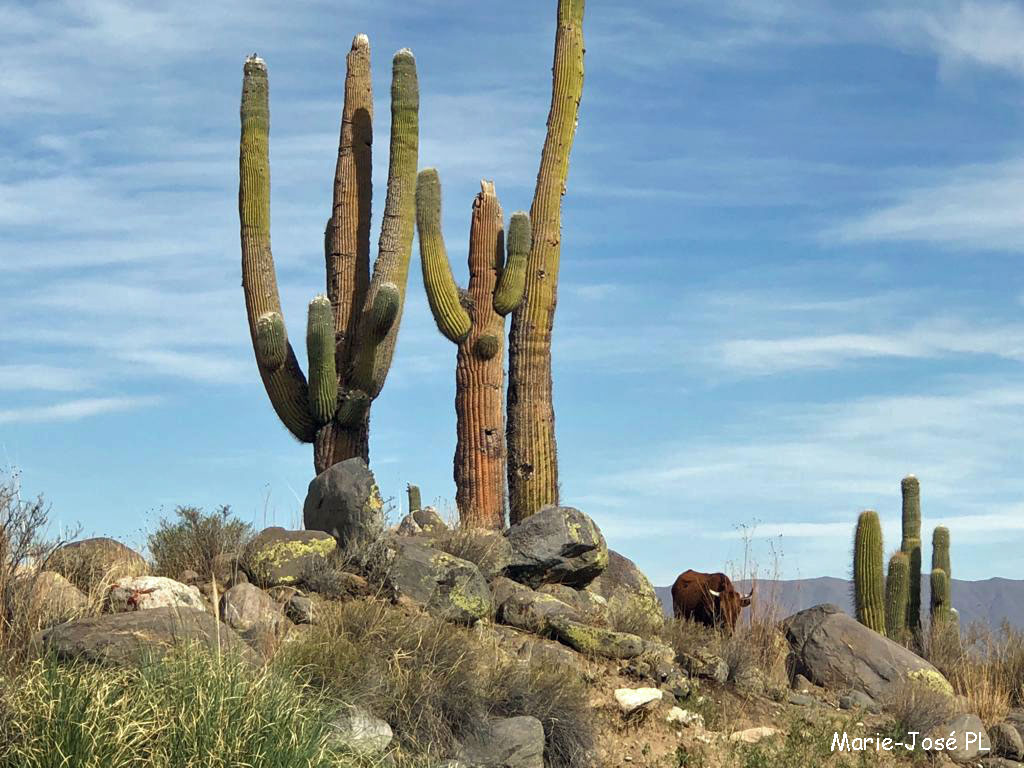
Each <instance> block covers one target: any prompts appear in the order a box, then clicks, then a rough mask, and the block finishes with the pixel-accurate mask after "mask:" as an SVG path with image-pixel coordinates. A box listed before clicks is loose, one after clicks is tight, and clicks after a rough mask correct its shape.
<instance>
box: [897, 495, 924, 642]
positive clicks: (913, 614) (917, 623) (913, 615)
mask: <svg viewBox="0 0 1024 768" xmlns="http://www.w3.org/2000/svg"><path fill="white" fill-rule="evenodd" d="M900 491H901V493H902V496H903V540H902V542H901V544H900V550H902V551H903V552H905V553H906V554H907V557H908V558H909V559H910V595H909V597H908V598H907V621H906V624H907V628H908V629H909V630H910V631H911V632H916V631H917V630H918V629H920V628H921V484H920V483H919V482H918V480H917V478H916V477H914V476H913V475H907V476H906V477H904V478H903V480H902V481H901V482H900Z"/></svg>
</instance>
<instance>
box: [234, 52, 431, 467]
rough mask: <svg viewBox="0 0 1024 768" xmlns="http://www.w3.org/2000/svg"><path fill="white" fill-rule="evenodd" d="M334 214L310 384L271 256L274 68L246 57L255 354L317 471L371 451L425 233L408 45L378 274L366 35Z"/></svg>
mask: <svg viewBox="0 0 1024 768" xmlns="http://www.w3.org/2000/svg"><path fill="white" fill-rule="evenodd" d="M346 67H347V71H346V77H345V105H344V108H343V110H342V119H341V132H340V136H339V140H338V160H337V165H336V167H335V175H334V198H333V201H332V207H331V217H330V219H329V220H328V222H327V227H326V229H325V232H324V254H325V257H326V265H327V295H326V296H325V297H320V298H317V299H316V300H314V302H313V304H311V305H310V316H309V324H308V326H307V333H306V341H307V351H308V353H309V361H310V373H309V378H310V380H309V383H308V384H307V381H306V377H305V375H304V374H303V372H302V370H301V369H300V368H299V364H298V361H297V360H296V358H295V354H294V351H293V350H292V348H291V346H290V345H289V343H288V334H287V331H286V329H285V322H284V318H283V316H282V314H281V301H280V297H279V295H278V289H277V278H276V275H275V271H274V261H273V258H272V257H271V252H270V164H269V126H270V110H269V98H268V85H267V67H266V64H265V63H264V62H263V60H262V59H260V58H258V57H255V56H253V57H250V58H249V59H247V60H246V62H245V69H244V75H243V82H242V106H241V126H242V130H241V140H240V150H239V195H238V210H239V219H240V221H241V242H242V287H243V291H244V294H245V304H246V312H247V315H248V320H249V330H250V334H251V336H252V343H253V349H254V351H255V354H256V360H257V363H258V364H259V370H260V375H261V377H262V378H263V382H264V386H265V387H266V390H267V394H268V395H269V397H270V401H271V403H272V404H273V406H274V409H275V410H276V411H277V413H278V416H279V417H280V418H281V421H282V422H283V423H284V424H285V426H286V427H287V428H288V429H289V430H290V431H291V432H292V434H294V435H295V436H296V437H297V438H299V439H300V440H303V441H305V442H312V443H313V445H314V449H313V450H314V452H313V455H314V465H315V467H316V470H317V472H322V471H323V470H324V469H326V468H327V467H329V466H331V465H332V464H335V463H337V462H340V461H344V460H345V459H348V458H352V457H353V456H359V457H361V458H363V459H364V460H365V459H367V458H368V453H369V439H368V429H369V408H370V402H371V401H372V400H373V398H375V397H376V396H377V395H378V394H379V392H380V390H381V387H382V386H383V385H384V380H385V378H386V377H387V372H388V369H389V367H390V365H391V359H392V356H393V354H394V348H395V341H396V338H397V334H398V328H399V323H400V320H401V316H402V306H403V304H404V301H405V288H406V284H407V282H408V275H409V259H410V256H411V251H412V238H413V232H414V228H415V221H414V217H415V216H414V215H415V210H414V208H415V184H416V167H417V164H418V162H419V157H418V154H419V85H418V80H417V74H416V61H415V59H414V58H413V55H412V53H411V52H409V51H408V50H405V49H403V50H401V51H399V52H398V53H397V54H395V57H394V61H393V67H392V80H391V145H390V158H389V169H388V183H387V200H386V202H385V205H384V219H383V223H382V225H381V234H380V244H379V251H378V255H377V259H376V261H375V262H374V265H373V274H372V276H371V275H370V253H369V251H370V244H369V240H370V217H371V210H370V203H371V197H372V191H373V180H372V178H371V160H372V142H373V91H372V78H371V73H370V43H369V40H368V39H367V37H366V36H365V35H357V36H356V38H355V39H354V40H353V41H352V48H351V50H350V52H349V54H348V57H347V60H346Z"/></svg>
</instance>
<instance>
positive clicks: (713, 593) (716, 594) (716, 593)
mask: <svg viewBox="0 0 1024 768" xmlns="http://www.w3.org/2000/svg"><path fill="white" fill-rule="evenodd" d="M708 594H709V595H711V596H712V597H721V596H722V593H721V592H715V590H713V589H709V590H708Z"/></svg>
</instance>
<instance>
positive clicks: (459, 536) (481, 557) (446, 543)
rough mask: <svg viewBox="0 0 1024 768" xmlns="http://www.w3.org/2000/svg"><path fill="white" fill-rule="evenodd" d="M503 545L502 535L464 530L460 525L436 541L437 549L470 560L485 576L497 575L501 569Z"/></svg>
mask: <svg viewBox="0 0 1024 768" xmlns="http://www.w3.org/2000/svg"><path fill="white" fill-rule="evenodd" d="M502 543H503V541H502V540H501V534H500V533H497V532H492V531H481V530H478V529H474V528H464V527H462V526H461V525H459V524H458V523H456V524H454V525H453V527H452V528H450V529H449V530H447V531H442V532H441V534H440V535H439V536H437V537H436V538H435V539H434V546H435V547H436V548H437V549H440V550H441V551H442V552H447V553H448V554H449V555H452V556H453V557H458V558H461V559H463V560H468V561H469V562H471V563H473V564H474V565H476V566H477V567H478V568H479V569H480V572H481V573H484V574H487V573H495V572H496V571H497V570H498V569H500V568H501V566H502V562H501V560H502V552H503V551H504V550H503V549H502V547H501V544H502Z"/></svg>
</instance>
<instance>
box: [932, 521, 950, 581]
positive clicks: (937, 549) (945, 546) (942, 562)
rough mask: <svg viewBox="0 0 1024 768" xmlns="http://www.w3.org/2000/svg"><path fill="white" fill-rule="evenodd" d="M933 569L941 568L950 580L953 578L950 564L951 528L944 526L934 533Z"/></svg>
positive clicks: (938, 527) (936, 528)
mask: <svg viewBox="0 0 1024 768" xmlns="http://www.w3.org/2000/svg"><path fill="white" fill-rule="evenodd" d="M932 568H933V569H934V568H941V569H942V570H943V571H945V573H946V575H947V576H949V578H950V579H952V578H953V567H952V565H951V564H950V562H949V528H947V527H946V526H944V525H939V526H936V527H935V530H934V531H932Z"/></svg>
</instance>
